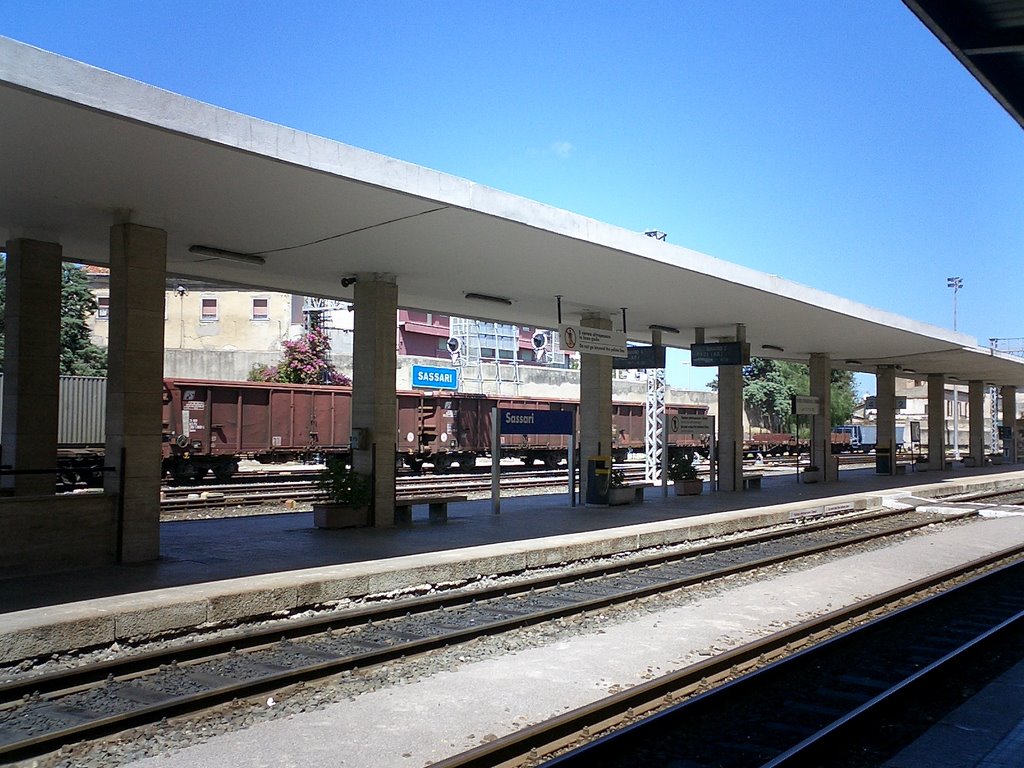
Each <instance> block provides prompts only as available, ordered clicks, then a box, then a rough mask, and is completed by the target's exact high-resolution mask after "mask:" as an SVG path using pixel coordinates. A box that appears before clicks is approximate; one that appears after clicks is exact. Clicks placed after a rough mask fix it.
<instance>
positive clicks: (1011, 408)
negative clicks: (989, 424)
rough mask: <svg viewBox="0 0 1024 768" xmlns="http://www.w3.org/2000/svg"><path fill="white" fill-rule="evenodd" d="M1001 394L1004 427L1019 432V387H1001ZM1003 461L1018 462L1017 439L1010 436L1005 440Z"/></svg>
mask: <svg viewBox="0 0 1024 768" xmlns="http://www.w3.org/2000/svg"><path fill="white" fill-rule="evenodd" d="M999 395H1000V397H1002V400H1003V428H1004V429H1005V428H1006V427H1009V428H1010V434H1011V435H1016V434H1017V388H1016V387H1013V386H1006V387H1001V388H1000V390H999ZM1003 461H1004V462H1005V463H1007V464H1016V463H1017V440H1016V438H1015V437H1010V438H1009V439H1007V440H1004V441H1003Z"/></svg>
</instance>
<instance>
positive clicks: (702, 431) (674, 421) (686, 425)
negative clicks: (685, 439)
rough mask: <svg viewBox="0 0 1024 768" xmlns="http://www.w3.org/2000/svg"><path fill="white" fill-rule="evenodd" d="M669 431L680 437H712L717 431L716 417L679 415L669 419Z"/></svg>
mask: <svg viewBox="0 0 1024 768" xmlns="http://www.w3.org/2000/svg"><path fill="white" fill-rule="evenodd" d="M668 431H669V432H672V433H674V434H680V435H710V434H713V433H714V431H715V417H714V416H698V415H696V414H689V413H677V414H674V415H672V416H669V417H668Z"/></svg>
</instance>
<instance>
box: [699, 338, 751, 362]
mask: <svg viewBox="0 0 1024 768" xmlns="http://www.w3.org/2000/svg"><path fill="white" fill-rule="evenodd" d="M690 365H692V366H694V367H695V368H717V367H718V366H720V365H750V345H749V344H746V343H744V342H740V341H722V342H718V343H717V344H693V345H691V346H690Z"/></svg>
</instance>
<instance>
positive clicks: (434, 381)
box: [412, 365, 459, 389]
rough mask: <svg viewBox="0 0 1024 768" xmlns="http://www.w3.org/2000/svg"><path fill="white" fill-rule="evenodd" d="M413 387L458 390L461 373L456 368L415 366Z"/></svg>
mask: <svg viewBox="0 0 1024 768" xmlns="http://www.w3.org/2000/svg"><path fill="white" fill-rule="evenodd" d="M412 385H413V386H414V387H421V388H426V389H458V388H459V372H458V370H456V369H455V368H434V367H433V366H429V365H414V366H413V367H412Z"/></svg>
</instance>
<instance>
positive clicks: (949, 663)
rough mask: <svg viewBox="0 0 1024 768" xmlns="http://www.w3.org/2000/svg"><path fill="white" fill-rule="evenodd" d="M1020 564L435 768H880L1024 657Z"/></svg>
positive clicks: (802, 630) (1004, 558)
mask: <svg viewBox="0 0 1024 768" xmlns="http://www.w3.org/2000/svg"><path fill="white" fill-rule="evenodd" d="M1022 558H1024V547H1019V546H1016V547H1013V548H1010V549H1007V550H1004V551H1003V552H999V553H996V554H994V555H992V556H989V557H985V558H982V559H980V560H976V561H974V562H972V563H968V564H966V565H964V566H961V567H958V568H954V569H951V570H949V571H946V572H943V573H941V574H938V575H935V576H932V577H929V578H927V579H923V580H921V581H918V582H915V583H913V584H909V585H907V586H905V587H901V588H900V589H897V590H893V591H891V592H889V593H886V594H884V595H881V596H878V597H874V598H871V599H868V600H865V601H862V602H860V603H857V604H855V605H852V606H849V607H847V608H844V609H842V610H840V611H836V612H834V613H832V614H829V615H827V616H824V617H819V618H817V619H814V620H812V621H809V622H806V623H804V624H801V625H799V626H797V627H794V628H791V629H789V630H785V631H783V632H779V633H776V634H774V635H771V636H770V637H768V638H766V639H764V640H762V641H758V642H754V643H750V644H748V645H745V646H743V647H741V648H738V649H735V650H734V651H731V652H728V653H725V654H722V655H720V656H717V657H715V658H713V659H710V660H708V661H707V662H704V663H701V664H697V665H695V666H693V667H688V668H686V669H684V670H682V671H680V672H676V673H673V674H669V675H665V676H663V677H660V678H657V679H654V680H651V681H649V682H647V683H645V684H643V685H641V686H637V687H635V688H632V689H630V690H628V691H624V692H622V693H620V694H616V695H613V696H610V697H608V698H606V699H604V700H602V701H599V702H596V703H595V704H592V705H590V706H587V707H583V708H580V709H578V710H575V711H572V712H568V713H566V714H565V715H563V716H561V717H558V718H555V719H553V720H550V721H547V722H544V723H540V724H537V725H535V726H532V727H530V728H527V729H524V730H523V731H520V732H518V733H515V734H511V735H510V736H507V737H505V738H503V739H498V740H496V741H494V742H491V743H490V744H487V745H484V746H482V747H479V748H477V749H474V750H472V751H470V752H467V753H464V754H462V755H458V756H456V757H453V758H451V759H448V760H444V761H442V762H440V763H437V764H436V765H435V767H434V768H477V767H480V766H484V765H487V766H491V765H496V764H498V763H501V764H502V765H505V766H516V765H530V766H535V765H538V764H541V763H543V765H545V766H548V765H550V766H552V767H554V766H557V767H558V768H576V766H580V767H582V766H594V765H615V766H621V767H622V768H631V767H633V766H637V767H638V768H639V767H641V766H642V767H643V768H650V767H651V766H668V765H673V766H675V765H678V766H685V768H703V767H704V766H709V767H710V766H714V767H715V768H747V767H748V766H750V767H753V766H760V767H761V768H769V767H771V768H782V767H783V766H785V767H786V768H794V767H795V766H822V765H828V766H830V768H844V767H849V768H853V767H854V766H867V765H879V764H881V763H882V762H884V761H885V760H886V759H887V758H888V757H889V756H891V755H892V754H893V753H895V752H896V751H897V750H898V749H899V748H901V747H902V746H904V745H905V744H906V743H908V742H909V741H911V740H913V739H914V738H916V737H917V736H918V735H919V734H920V733H921V732H923V731H924V730H925V729H926V728H927V727H929V726H930V725H933V724H934V722H936V721H937V720H939V719H941V717H942V716H943V715H945V714H946V713H947V712H948V711H950V710H951V709H953V708H954V707H955V706H957V705H958V704H960V703H961V702H962V700H963V699H965V698H967V697H968V696H969V694H970V693H972V692H974V691H976V690H977V689H978V688H979V687H981V686H983V685H984V684H985V683H986V681H988V680H990V679H993V678H994V677H995V676H997V675H998V674H1000V673H1001V672H1003V671H1005V670H1006V669H1008V668H1009V667H1011V666H1012V665H1013V664H1015V663H1017V662H1019V661H1020V660H1021V658H1022V657H1024V652H1022V650H1021V648H1022V645H1021V643H1022V640H1024V559H1022ZM553 755H554V756H553ZM548 758H551V759H548Z"/></svg>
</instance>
